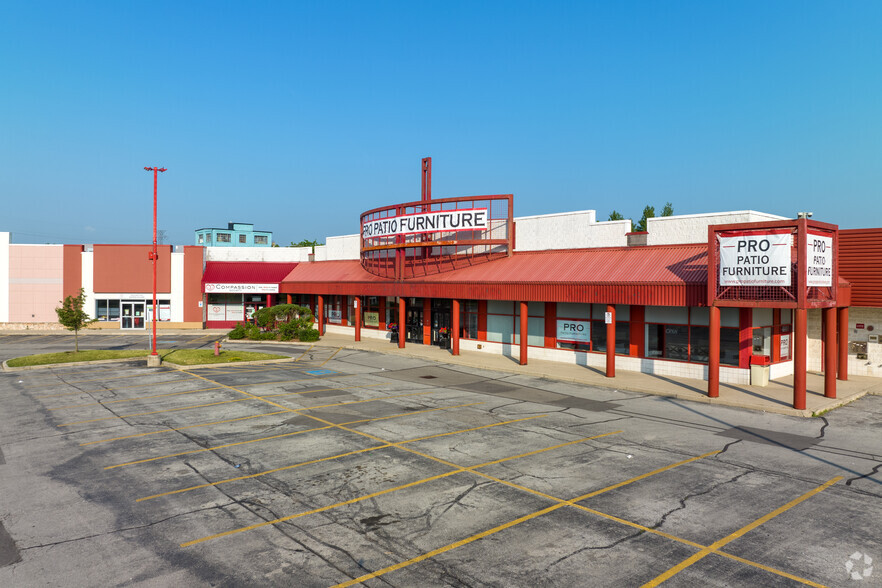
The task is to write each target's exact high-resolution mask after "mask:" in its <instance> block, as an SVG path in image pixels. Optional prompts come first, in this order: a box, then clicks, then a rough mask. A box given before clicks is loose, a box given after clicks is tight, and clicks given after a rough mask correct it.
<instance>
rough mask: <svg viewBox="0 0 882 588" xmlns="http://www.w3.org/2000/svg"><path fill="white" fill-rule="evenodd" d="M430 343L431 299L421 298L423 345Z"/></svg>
mask: <svg viewBox="0 0 882 588" xmlns="http://www.w3.org/2000/svg"><path fill="white" fill-rule="evenodd" d="M431 344H432V299H431V298H423V345H431Z"/></svg>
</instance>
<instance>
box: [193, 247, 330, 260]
mask: <svg viewBox="0 0 882 588" xmlns="http://www.w3.org/2000/svg"><path fill="white" fill-rule="evenodd" d="M311 252H312V247H206V248H205V261H264V262H288V263H298V262H301V261H308V260H309V254H310V253H311Z"/></svg>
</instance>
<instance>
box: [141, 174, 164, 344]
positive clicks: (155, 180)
mask: <svg viewBox="0 0 882 588" xmlns="http://www.w3.org/2000/svg"><path fill="white" fill-rule="evenodd" d="M144 169H146V170H147V171H152V172H153V251H151V253H150V259H151V261H153V350H152V352H151V353H150V355H156V317H157V315H158V314H159V309H158V308H156V259H157V258H158V257H159V255H158V253H157V250H156V193H157V186H158V183H159V172H164V171H165V170H166V168H164V167H145V168H144Z"/></svg>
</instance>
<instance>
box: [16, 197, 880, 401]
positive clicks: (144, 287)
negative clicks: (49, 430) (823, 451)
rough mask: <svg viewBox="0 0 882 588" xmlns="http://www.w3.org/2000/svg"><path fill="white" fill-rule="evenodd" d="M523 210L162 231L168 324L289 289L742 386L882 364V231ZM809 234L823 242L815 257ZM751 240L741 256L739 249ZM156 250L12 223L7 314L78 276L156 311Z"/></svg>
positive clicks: (528, 346) (476, 345) (529, 353)
mask: <svg viewBox="0 0 882 588" xmlns="http://www.w3.org/2000/svg"><path fill="white" fill-rule="evenodd" d="M513 209H514V198H513V197H512V196H511V195H493V196H477V197H464V198H444V199H435V200H433V199H431V188H430V182H424V190H423V198H422V199H421V200H419V201H415V202H410V203H403V204H396V205H391V206H385V207H381V208H377V209H373V210H370V211H367V212H365V213H363V214H362V215H361V219H360V221H361V222H360V226H361V232H360V233H359V234H356V235H345V236H341V237H330V238H328V239H327V240H326V242H327V244H326V245H323V246H318V247H316V248H315V250H314V251H313V250H312V249H311V248H241V249H240V248H218V247H209V248H203V247H199V246H186V247H175V248H172V247H169V246H165V247H163V248H161V249H160V258H159V276H160V278H159V291H160V295H159V296H158V298H159V301H158V306H159V314H158V319H159V320H160V321H161V322H160V327H179V328H180V327H193V328H203V327H208V328H212V327H223V328H227V327H230V326H233V325H234V324H235V323H236V322H237V321H241V320H246V319H247V317H248V316H249V315H250V314H251V313H252V312H253V311H254V310H255V309H257V308H260V307H262V306H266V305H271V304H275V303H278V302H294V303H298V304H302V305H304V306H309V307H310V308H311V309H312V310H313V312H314V313H315V314H316V316H317V317H318V320H319V327H320V329H321V330H322V331H329V332H336V333H345V334H348V335H350V336H352V337H353V338H354V339H356V340H358V339H360V338H361V337H376V338H384V339H389V340H390V341H391V340H392V339H393V338H396V339H397V344H398V345H399V346H402V347H403V346H405V345H410V344H421V345H441V346H443V347H449V348H450V350H451V352H452V353H459V352H460V350H461V349H466V350H472V351H477V352H483V353H496V354H500V353H501V354H507V355H510V356H512V357H514V358H517V359H518V360H519V361H520V362H521V363H526V362H527V361H529V359H533V358H535V359H546V360H553V361H561V362H568V363H575V364H580V365H585V366H592V367H596V368H601V369H605V370H606V372H607V374H609V375H614V373H615V369H624V370H634V371H641V372H646V373H653V374H657V375H661V376H667V375H669V376H681V377H689V378H697V379H705V380H709V384H710V386H711V387H712V386H713V385H714V379H715V378H717V382H729V383H736V384H746V383H748V382H749V381H750V374H751V369H750V368H751V364H752V363H754V364H756V363H758V362H768V364H769V373H770V377H771V378H773V379H774V378H778V377H781V376H785V375H789V374H794V373H795V380H797V381H796V384H795V386H796V387H797V388H798V387H799V373H800V371H801V372H802V374H804V373H805V370H811V371H824V372H825V375H826V376H827V377H828V380H829V379H833V378H835V377H836V376H838V377H839V378H841V379H844V378H846V377H847V375H848V374H849V373H851V374H861V375H876V376H879V375H882V370H880V364H882V353H880V345H879V343H878V330H876V329H878V328H879V327H880V326H882V310H880V307H882V297H880V294H879V292H880V291H882V290H880V286H882V284H879V283H878V282H879V281H880V278H879V277H878V272H877V271H872V269H871V268H873V267H875V268H878V267H880V262H882V229H861V230H853V231H839V230H837V227H835V226H834V225H829V224H826V223H818V222H814V221H811V220H805V219H800V220H793V219H787V218H784V217H779V216H775V215H770V214H765V213H760V212H755V211H736V212H724V213H710V214H700V215H680V216H671V217H661V218H652V219H648V223H647V225H648V226H647V228H648V231H647V232H646V233H637V234H635V233H629V229H630V221H627V220H625V221H606V222H598V221H597V219H596V214H595V212H594V211H591V210H588V211H580V212H571V213H562V214H550V215H542V216H533V217H518V218H515V217H514V216H513ZM813 245H814V247H816V248H821V247H823V248H825V249H827V251H825V253H827V255H826V256H820V255H810V252H811V248H812V246H813ZM739 247H740V248H741V249H743V250H744V251H742V253H743V254H744V255H742V256H740V257H741V259H734V258H732V259H729V258H727V252H728V251H730V250H732V251H734V250H736V249H739ZM751 248H753V249H751ZM148 250H149V246H147V245H144V246H140V245H139V246H126V245H95V246H81V245H78V246H71V245H15V244H10V243H9V237H8V233H0V295H3V297H2V298H0V322H2V323H6V325H4V326H5V327H11V328H14V327H20V328H24V327H29V328H34V327H39V326H40V325H41V324H42V325H48V324H53V323H55V321H56V317H55V313H54V308H55V307H56V306H57V304H58V301H59V300H60V299H61V298H63V296H64V295H67V294H71V293H75V292H77V291H78V290H79V288H80V287H81V286H82V287H83V288H84V289H85V291H86V293H87V295H88V296H89V298H88V300H89V305H90V307H89V311H90V314H93V316H96V317H98V318H99V319H100V322H99V323H98V324H99V326H101V327H104V328H121V329H138V328H143V327H144V326H145V325H146V322H147V321H148V320H149V319H150V317H151V314H150V313H151V310H152V309H151V308H150V301H149V299H150V296H148V295H147V294H148V292H149V291H150V287H149V285H150V279H151V273H150V272H151V266H150V262H149V261H148V258H147V253H148ZM772 251H777V253H775V254H772V253H771V252H772ZM831 252H832V254H830V253H831ZM709 254H710V255H709ZM767 254H768V255H767ZM751 255H752V256H754V257H751ZM776 256H777V257H776ZM766 257H768V259H765V258H766ZM821 257H824V258H825V259H821ZM782 260H783V261H782ZM763 268H766V269H763ZM774 268H779V269H774ZM764 272H765V273H764ZM708 276H711V279H710V280H709V279H708ZM756 279H758V280H759V281H758V282H749V280H756ZM732 280H735V281H734V282H733V281H732ZM738 280H741V281H740V282H739V281H738ZM745 280H748V281H747V282H745ZM763 280H766V281H763ZM768 280H772V282H771V283H770V282H769V281H768ZM852 304H854V305H855V306H854V307H852V308H849V307H850V306H851V305H852ZM91 306H94V308H92V307H91ZM801 321H802V322H801ZM524 333H525V334H526V336H525V337H522V334H524ZM390 348H392V343H391V342H390ZM715 357H716V358H718V360H717V361H715V360H714V358H715ZM795 365H797V366H799V365H804V366H805V367H803V368H802V369H801V370H800V369H799V368H798V367H797V368H795V367H794V366H795ZM803 381H804V376H803ZM717 385H718V384H717ZM803 385H804V384H803ZM802 393H803V394H804V388H803V391H802ZM828 394H835V379H833V382H832V384H830V386H829V388H828ZM798 404H799V398H798V391H797V390H795V394H794V405H795V406H798Z"/></svg>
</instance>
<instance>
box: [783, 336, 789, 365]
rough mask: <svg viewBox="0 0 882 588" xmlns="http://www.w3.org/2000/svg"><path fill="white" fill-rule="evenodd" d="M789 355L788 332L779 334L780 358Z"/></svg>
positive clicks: (785, 357)
mask: <svg viewBox="0 0 882 588" xmlns="http://www.w3.org/2000/svg"><path fill="white" fill-rule="evenodd" d="M788 357H790V334H787V335H781V359H787V358H788Z"/></svg>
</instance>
